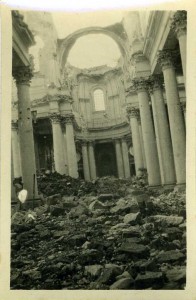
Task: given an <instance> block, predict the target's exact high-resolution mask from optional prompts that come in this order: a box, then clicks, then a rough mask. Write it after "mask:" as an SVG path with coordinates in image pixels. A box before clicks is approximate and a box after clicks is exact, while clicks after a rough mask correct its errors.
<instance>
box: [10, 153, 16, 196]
mask: <svg viewBox="0 0 196 300" xmlns="http://www.w3.org/2000/svg"><path fill="white" fill-rule="evenodd" d="M13 181H14V162H13V152H12V151H11V202H14V201H15V200H16V192H15V188H14V185H13Z"/></svg>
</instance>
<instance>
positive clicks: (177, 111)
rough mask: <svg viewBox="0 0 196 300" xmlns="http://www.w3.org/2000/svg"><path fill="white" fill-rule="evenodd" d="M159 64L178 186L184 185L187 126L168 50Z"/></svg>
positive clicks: (160, 55)
mask: <svg viewBox="0 0 196 300" xmlns="http://www.w3.org/2000/svg"><path fill="white" fill-rule="evenodd" d="M158 62H159V63H160V64H161V67H162V71H163V75H164V83H165V92H166V99H167V107H168V115H169V123H170V131H171V138H172V146H173V153H174V163H175V169H176V180H177V184H183V183H185V181H186V144H185V142H186V138H185V125H184V120H183V114H182V111H181V107H180V99H179V94H178V86H177V81H176V74H175V70H174V66H173V62H172V54H171V52H170V51H168V50H163V51H160V52H159V56H158Z"/></svg>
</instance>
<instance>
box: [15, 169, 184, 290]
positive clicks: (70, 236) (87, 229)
mask: <svg viewBox="0 0 196 300" xmlns="http://www.w3.org/2000/svg"><path fill="white" fill-rule="evenodd" d="M56 176H57V175H56ZM49 178H50V177H49V176H48V177H45V178H42V179H41V180H40V182H39V186H40V187H41V188H42V192H44V185H45V184H46V183H47V181H48V184H47V185H46V186H50V188H49V189H46V193H45V194H46V195H48V196H47V197H46V198H45V204H44V205H42V206H40V207H37V208H35V209H34V210H31V211H30V210H29V211H19V212H15V213H14V215H13V216H12V228H11V229H12V243H11V248H12V251H11V289H70V290H72V289H84V290H85V289H86V290H87V289H88V290H91V289H96V290H99V289H102V290H109V289H110V290H115V289H126V290H131V289H136V290H137V289H183V288H184V287H185V282H186V271H185V270H186V215H185V213H184V212H185V193H184V192H179V191H172V192H164V193H163V191H162V192H161V193H160V194H158V195H156V196H155V193H154V192H152V194H151V195H150V190H148V189H147V188H146V187H144V189H140V190H139V189H138V186H140V183H138V184H136V183H135V184H136V185H135V187H134V188H133V186H132V185H130V182H128V181H126V180H117V179H115V178H103V179H99V180H97V181H96V182H93V183H92V182H91V183H90V182H89V183H84V182H80V183H77V184H78V185H77V189H78V191H77V193H75V192H71V191H72V189H73V186H74V184H76V181H75V180H74V179H68V178H67V177H65V178H63V179H62V180H64V181H67V182H70V185H69V188H68V189H67V192H65V193H64V191H65V190H63V188H62V190H58V189H57V186H58V179H57V177H55V178H53V179H52V178H50V179H51V180H49ZM55 181H56V183H55V184H54V182H55ZM52 184H54V185H52ZM142 185H143V184H142ZM60 186H61V182H60ZM87 187H88V189H89V193H87V192H86V189H87ZM53 188H54V189H53ZM64 189H66V187H64ZM77 189H76V188H75V190H77ZM70 194H71V195H70Z"/></svg>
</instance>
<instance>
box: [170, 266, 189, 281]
mask: <svg viewBox="0 0 196 300" xmlns="http://www.w3.org/2000/svg"><path fill="white" fill-rule="evenodd" d="M166 277H167V279H168V280H169V281H171V282H173V281H175V282H176V281H177V282H180V283H185V282H186V268H185V267H179V268H177V267H176V268H174V269H172V270H168V271H167V272H166Z"/></svg>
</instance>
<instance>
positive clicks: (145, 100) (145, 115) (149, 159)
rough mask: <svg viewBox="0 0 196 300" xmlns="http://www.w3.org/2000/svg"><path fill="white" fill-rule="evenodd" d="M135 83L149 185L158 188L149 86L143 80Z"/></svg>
mask: <svg viewBox="0 0 196 300" xmlns="http://www.w3.org/2000/svg"><path fill="white" fill-rule="evenodd" d="M133 83H134V86H135V89H136V91H137V94H138V100H139V108H140V116H141V125H142V134H143V141H144V151H145V157H146V164H147V173H148V183H149V185H150V186H158V185H160V184H161V176H160V168H159V161H158V153H157V145H156V140H155V134H154V128H153V121H152V115H151V111H150V106H149V95H148V85H147V83H146V80H144V79H143V78H138V79H134V82H133Z"/></svg>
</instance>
